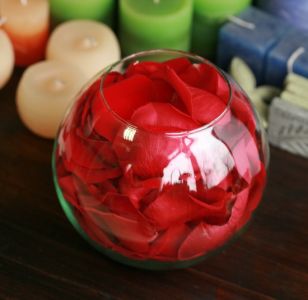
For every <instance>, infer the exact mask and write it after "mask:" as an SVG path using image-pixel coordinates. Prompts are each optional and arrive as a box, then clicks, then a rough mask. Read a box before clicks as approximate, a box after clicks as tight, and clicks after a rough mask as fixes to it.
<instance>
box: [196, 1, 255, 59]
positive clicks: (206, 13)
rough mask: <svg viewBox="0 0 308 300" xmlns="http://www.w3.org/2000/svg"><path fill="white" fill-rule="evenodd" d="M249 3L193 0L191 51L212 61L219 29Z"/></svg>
mask: <svg viewBox="0 0 308 300" xmlns="http://www.w3.org/2000/svg"><path fill="white" fill-rule="evenodd" d="M250 3H251V0H233V1H230V0H216V1H213V0H194V22H193V30H192V51H193V52H195V53H198V54H200V55H202V56H204V57H206V58H209V59H214V58H215V56H216V47H217V39H218V32H219V29H220V27H221V26H222V25H223V24H224V22H225V21H226V20H227V19H228V17H230V16H232V15H234V14H237V13H239V12H241V11H242V10H244V9H245V8H247V7H248V6H249V5H250Z"/></svg>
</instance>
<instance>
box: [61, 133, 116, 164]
mask: <svg viewBox="0 0 308 300" xmlns="http://www.w3.org/2000/svg"><path fill="white" fill-rule="evenodd" d="M78 132H79V129H76V134H74V132H73V131H72V132H71V133H70V134H68V135H67V138H66V139H65V140H64V145H62V146H63V147H65V155H66V159H67V160H68V162H72V163H74V164H76V165H78V166H80V167H84V168H91V169H101V168H103V167H104V166H106V165H111V166H112V165H113V166H115V165H116V164H117V161H116V156H115V153H114V152H113V150H112V148H111V145H110V143H108V142H106V141H102V140H95V139H92V138H85V137H83V136H82V134H81V133H78Z"/></svg>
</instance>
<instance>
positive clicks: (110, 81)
mask: <svg viewBox="0 0 308 300" xmlns="http://www.w3.org/2000/svg"><path fill="white" fill-rule="evenodd" d="M124 78H125V77H124V75H123V74H121V73H119V72H109V73H108V74H107V76H105V77H104V78H103V87H104V88H108V87H110V86H112V85H114V84H115V83H117V82H120V81H122V80H123V79H124Z"/></svg>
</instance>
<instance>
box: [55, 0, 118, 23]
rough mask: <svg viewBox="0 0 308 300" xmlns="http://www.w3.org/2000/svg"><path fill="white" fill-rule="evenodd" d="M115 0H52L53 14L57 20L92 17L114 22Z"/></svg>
mask: <svg viewBox="0 0 308 300" xmlns="http://www.w3.org/2000/svg"><path fill="white" fill-rule="evenodd" d="M115 4H116V1H115V0H50V8H51V14H52V16H53V17H54V19H55V21H56V22H62V21H67V20H71V19H91V20H96V21H102V22H104V23H106V24H108V25H110V26H112V25H113V24H114V10H115Z"/></svg>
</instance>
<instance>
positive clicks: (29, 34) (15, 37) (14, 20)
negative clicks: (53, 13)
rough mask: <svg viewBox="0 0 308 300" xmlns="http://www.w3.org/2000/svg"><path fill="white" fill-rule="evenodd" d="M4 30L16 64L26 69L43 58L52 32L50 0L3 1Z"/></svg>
mask: <svg viewBox="0 0 308 300" xmlns="http://www.w3.org/2000/svg"><path fill="white" fill-rule="evenodd" d="M1 3H2V7H1V10H2V11H1V15H2V17H4V18H5V20H6V22H5V23H4V25H3V29H4V30H5V31H6V32H7V34H8V35H9V37H10V39H11V41H12V43H13V45H14V52H15V59H16V64H17V65H19V66H27V65H30V64H32V63H34V62H37V61H39V60H41V59H43V58H44V53H45V47H46V43H47V39H48V30H49V3H48V1H47V0H2V1H1Z"/></svg>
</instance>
